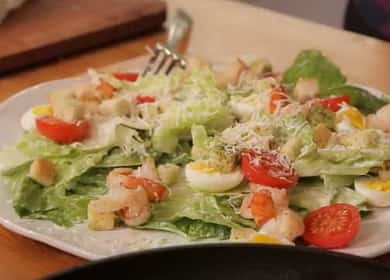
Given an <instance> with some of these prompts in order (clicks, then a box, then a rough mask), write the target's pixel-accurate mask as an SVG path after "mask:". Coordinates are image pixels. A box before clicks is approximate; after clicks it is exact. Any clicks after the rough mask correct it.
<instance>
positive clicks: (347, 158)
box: [294, 142, 390, 177]
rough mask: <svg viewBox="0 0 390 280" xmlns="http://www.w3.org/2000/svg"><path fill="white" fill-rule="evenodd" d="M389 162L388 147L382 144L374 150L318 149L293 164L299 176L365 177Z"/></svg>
mask: <svg viewBox="0 0 390 280" xmlns="http://www.w3.org/2000/svg"><path fill="white" fill-rule="evenodd" d="M386 160H390V145H389V143H386V142H383V143H380V144H379V145H378V147H376V148H350V147H343V146H335V147H329V148H324V149H318V150H317V152H316V153H312V154H311V155H308V156H306V157H303V158H300V159H298V160H296V161H295V162H294V167H295V169H296V170H297V173H298V174H299V176H302V177H308V176H319V175H321V174H327V175H366V174H367V173H368V172H369V171H370V169H371V168H372V167H377V166H381V165H382V164H383V162H384V161H386Z"/></svg>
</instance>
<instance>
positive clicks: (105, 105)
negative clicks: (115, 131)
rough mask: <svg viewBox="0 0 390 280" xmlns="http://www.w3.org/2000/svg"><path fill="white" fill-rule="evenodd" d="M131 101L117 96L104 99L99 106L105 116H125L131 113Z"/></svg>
mask: <svg viewBox="0 0 390 280" xmlns="http://www.w3.org/2000/svg"><path fill="white" fill-rule="evenodd" d="M130 105H131V104H130V102H129V101H128V100H126V99H124V98H121V97H117V98H113V99H108V100H104V101H103V102H102V103H101V104H100V106H99V112H100V113H101V114H103V115H105V116H118V117H120V116H125V115H127V114H129V113H130Z"/></svg>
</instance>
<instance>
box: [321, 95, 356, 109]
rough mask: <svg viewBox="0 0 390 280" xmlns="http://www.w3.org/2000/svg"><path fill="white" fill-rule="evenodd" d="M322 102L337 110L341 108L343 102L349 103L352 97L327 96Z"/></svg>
mask: <svg viewBox="0 0 390 280" xmlns="http://www.w3.org/2000/svg"><path fill="white" fill-rule="evenodd" d="M320 102H321V104H322V105H324V106H325V107H326V108H328V109H329V110H331V111H333V112H337V111H338V110H340V108H341V105H342V104H343V103H349V102H350V98H349V96H347V95H341V96H336V97H330V98H325V99H322V100H321V101H320Z"/></svg>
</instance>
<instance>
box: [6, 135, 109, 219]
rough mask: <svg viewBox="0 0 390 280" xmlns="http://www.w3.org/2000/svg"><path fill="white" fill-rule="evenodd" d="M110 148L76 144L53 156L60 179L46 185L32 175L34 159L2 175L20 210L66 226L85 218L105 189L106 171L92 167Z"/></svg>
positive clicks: (23, 214) (57, 176) (37, 217)
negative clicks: (86, 148) (85, 148)
mask: <svg viewBox="0 0 390 280" xmlns="http://www.w3.org/2000/svg"><path fill="white" fill-rule="evenodd" d="M45 141H46V140H45ZM49 143H50V142H49ZM51 144H52V143H50V144H49V145H51ZM55 145H56V144H55ZM26 147H27V146H24V148H26ZM43 147H44V145H42V148H43ZM51 147H53V146H51ZM27 150H28V149H27ZM107 151H108V150H107V149H101V150H100V151H92V152H91V151H89V152H86V151H80V150H76V149H73V148H72V151H71V152H69V153H63V154H62V156H61V157H51V158H50V159H51V161H52V162H53V164H54V166H55V170H56V182H55V185H54V186H52V187H44V186H42V185H40V184H38V183H36V182H35V181H33V180H32V179H31V178H30V177H29V176H28V173H29V170H30V165H31V161H28V162H26V163H23V164H21V165H18V166H15V167H14V168H11V169H8V170H6V171H3V172H2V179H3V181H4V183H5V184H6V185H7V186H8V187H9V188H10V191H11V192H12V196H13V206H14V208H15V211H16V212H17V214H18V215H19V216H21V217H28V218H36V219H46V220H51V221H53V222H54V223H56V224H59V225H63V226H71V225H73V224H74V223H79V222H82V221H84V220H85V219H86V215H87V205H88V202H89V201H90V200H91V199H92V198H93V197H95V196H96V195H98V194H101V193H103V192H104V189H105V186H104V184H103V183H102V181H103V175H101V174H100V175H99V174H97V173H96V172H92V171H90V170H92V168H93V167H94V166H96V165H97V164H98V163H99V162H101V161H102V159H103V157H104V156H105V155H106V154H107ZM29 153H30V152H29ZM30 154H31V153H30ZM46 155H49V153H46ZM101 172H103V171H100V173H101ZM104 178H105V176H104Z"/></svg>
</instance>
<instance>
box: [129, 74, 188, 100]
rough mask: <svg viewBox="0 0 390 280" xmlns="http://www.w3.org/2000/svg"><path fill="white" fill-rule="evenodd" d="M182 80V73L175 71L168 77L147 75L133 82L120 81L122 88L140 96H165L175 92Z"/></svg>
mask: <svg viewBox="0 0 390 280" xmlns="http://www.w3.org/2000/svg"><path fill="white" fill-rule="evenodd" d="M183 79H184V71H182V70H180V69H177V70H175V71H174V72H173V73H171V74H170V75H165V74H159V75H147V76H145V77H140V78H139V79H137V81H135V82H126V81H122V85H123V88H124V89H125V90H126V92H128V91H132V92H135V93H136V94H140V93H141V94H142V95H167V94H171V93H172V92H175V91H177V90H178V89H179V88H180V87H181V86H182V82H183Z"/></svg>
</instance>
